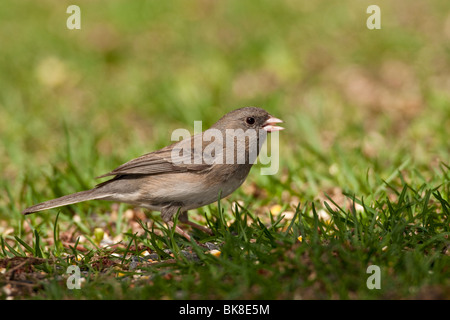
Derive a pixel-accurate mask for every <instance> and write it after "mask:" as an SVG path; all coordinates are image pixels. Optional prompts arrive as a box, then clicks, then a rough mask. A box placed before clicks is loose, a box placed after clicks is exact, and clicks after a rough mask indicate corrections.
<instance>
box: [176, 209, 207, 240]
mask: <svg viewBox="0 0 450 320" xmlns="http://www.w3.org/2000/svg"><path fill="white" fill-rule="evenodd" d="M178 220H180V222H181V223H184V224H187V225H189V226H191V227H193V228H196V229H198V230H200V231H202V232H204V233H207V234H209V235H211V236H213V235H214V233H213V232H212V230H211V229H210V228H207V227H205V226H202V225H199V224H198V223H195V222H193V221H190V220H189V217H188V214H187V211H183V212H181V213H180V215H179V216H178Z"/></svg>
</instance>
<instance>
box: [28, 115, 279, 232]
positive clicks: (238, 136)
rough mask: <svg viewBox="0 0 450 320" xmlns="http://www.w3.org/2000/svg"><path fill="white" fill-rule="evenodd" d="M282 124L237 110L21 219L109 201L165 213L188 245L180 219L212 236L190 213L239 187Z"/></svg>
mask: <svg viewBox="0 0 450 320" xmlns="http://www.w3.org/2000/svg"><path fill="white" fill-rule="evenodd" d="M282 122H283V121H282V120H280V119H278V118H276V117H274V116H272V115H271V114H269V113H268V112H267V111H266V110H264V109H262V108H259V107H243V108H239V109H235V110H232V111H230V112H228V113H226V114H225V115H224V116H222V117H221V118H220V119H219V120H218V121H217V122H216V123H214V124H213V125H212V126H211V127H210V128H209V129H207V130H205V131H203V132H201V133H198V134H195V135H192V136H189V137H186V138H185V139H183V140H181V141H177V142H174V143H172V144H171V145H169V146H167V147H164V148H162V149H160V150H157V151H153V152H150V153H147V154H144V155H142V156H140V157H138V158H135V159H133V160H131V161H128V162H126V163H124V164H122V165H121V166H119V167H117V168H116V169H114V170H112V171H110V172H108V173H106V174H104V175H101V176H99V177H97V178H104V177H109V178H110V179H109V180H107V181H104V182H102V183H99V184H97V185H96V186H95V187H94V188H92V189H90V190H85V191H80V192H76V193H73V194H69V195H65V196H62V197H59V198H56V199H52V200H48V201H45V202H42V203H39V204H36V205H33V206H31V207H28V208H26V209H24V210H23V211H22V214H24V215H28V214H31V213H34V212H38V211H42V210H47V209H52V208H57V207H61V206H66V205H71V204H75V203H79V202H83V201H88V200H107V201H114V202H122V203H127V204H131V205H134V206H138V207H143V208H147V209H150V210H155V211H160V212H161V218H162V220H163V221H164V222H165V223H166V224H167V225H168V226H169V227H170V228H173V227H175V231H176V232H177V233H179V234H180V235H182V236H184V237H185V238H186V239H188V240H190V239H191V237H190V236H189V234H188V233H187V232H185V231H184V230H183V229H182V228H181V227H180V226H178V225H177V224H174V221H173V220H174V217H175V216H176V215H177V214H178V219H179V221H180V222H182V223H183V224H187V225H190V226H192V227H194V228H197V229H199V230H202V231H203V232H206V233H208V234H211V235H212V231H211V230H210V229H209V228H207V227H204V226H201V225H199V224H197V223H195V222H193V221H190V220H189V218H188V214H187V212H188V210H192V209H197V208H200V207H203V206H205V205H208V204H211V203H214V202H216V201H218V200H219V199H220V198H225V197H227V196H228V195H230V194H231V193H232V192H234V191H235V190H236V189H237V188H239V187H240V186H241V185H242V183H243V182H244V181H245V179H246V178H247V176H248V174H249V172H250V169H251V167H252V165H253V164H254V161H255V159H256V156H258V153H259V150H260V147H261V145H262V143H263V142H264V140H265V139H266V136H267V133H270V132H273V131H279V130H283V129H284V128H283V127H280V126H278V124H279V123H282ZM242 138H243V139H242ZM111 177H112V178H111Z"/></svg>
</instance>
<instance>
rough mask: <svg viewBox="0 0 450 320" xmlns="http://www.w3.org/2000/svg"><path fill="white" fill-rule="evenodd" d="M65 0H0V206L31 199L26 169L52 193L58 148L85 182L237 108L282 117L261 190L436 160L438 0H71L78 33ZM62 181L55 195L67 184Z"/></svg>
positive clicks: (427, 167)
mask: <svg viewBox="0 0 450 320" xmlns="http://www.w3.org/2000/svg"><path fill="white" fill-rule="evenodd" d="M69 4H73V3H69V2H65V1H40V2H39V3H36V2H33V1H20V2H13V1H2V3H1V4H0V41H1V44H0V48H1V49H0V139H1V144H0V183H1V185H2V186H3V187H2V190H1V191H0V192H2V194H1V198H0V214H1V215H2V216H4V217H8V216H11V214H12V212H11V210H13V211H14V212H16V214H17V212H18V211H20V210H19V209H21V208H23V207H24V206H25V205H30V204H31V203H30V199H28V200H26V199H25V198H24V194H25V191H24V190H25V189H26V188H27V187H29V185H30V181H33V185H34V189H35V191H36V194H38V195H39V196H38V199H37V200H45V199H47V198H49V197H52V196H54V194H52V193H51V191H50V190H49V188H48V183H49V182H48V181H47V180H46V179H43V177H44V176H47V177H49V176H52V180H56V178H57V177H56V176H55V172H56V171H55V170H56V169H55V168H57V169H58V170H61V171H62V172H66V171H67V170H69V171H70V170H71V169H70V168H67V166H68V161H67V160H68V157H70V159H71V162H72V163H73V164H74V165H73V166H75V167H77V168H78V173H77V174H78V175H79V176H80V177H79V179H78V180H77V181H78V182H79V181H88V182H86V183H87V185H82V186H81V187H92V186H93V185H94V184H95V182H94V181H93V180H91V179H92V177H95V176H97V175H100V174H102V173H104V172H107V171H109V170H111V169H112V168H114V167H115V166H117V165H119V164H121V163H123V162H124V161H127V160H129V159H131V158H133V157H136V156H139V155H141V154H143V153H146V152H149V151H152V150H154V149H156V148H159V147H162V146H164V145H166V144H168V143H169V140H170V133H171V132H172V130H173V129H175V128H180V127H183V128H188V129H190V130H192V128H193V121H194V120H203V121H205V123H206V125H204V126H205V127H206V126H207V125H210V124H212V123H213V122H214V121H216V120H217V119H218V118H219V117H220V116H222V115H223V114H224V113H226V112H228V111H230V110H232V109H235V108H238V107H243V106H249V105H253V106H260V107H263V108H265V109H267V110H268V111H269V112H271V113H272V114H274V115H275V116H278V117H280V118H282V119H284V120H285V122H286V123H285V127H286V130H285V131H284V132H282V134H281V142H280V143H281V147H280V150H281V156H282V159H281V172H282V174H284V175H283V183H284V185H282V186H280V187H279V188H278V190H275V192H274V193H273V194H272V196H274V197H281V193H282V192H283V191H286V192H287V193H288V194H287V197H288V196H290V195H295V196H296V197H300V198H301V199H304V198H306V199H313V198H315V197H317V196H318V195H319V194H320V193H321V192H323V191H326V190H330V188H333V187H336V186H339V188H341V189H343V190H351V191H353V192H356V193H363V194H364V193H369V192H370V190H369V189H370V188H371V185H370V183H368V182H370V181H371V180H370V179H369V178H370V177H374V178H373V179H375V180H373V182H374V184H375V185H377V181H379V180H377V179H378V178H379V179H386V178H387V177H389V175H390V174H392V172H393V171H395V169H396V168H398V167H399V166H401V165H402V163H403V164H405V160H406V161H407V162H406V165H409V166H410V167H413V168H415V169H417V170H418V171H419V172H420V174H421V176H423V177H424V179H425V180H426V179H428V181H429V180H430V179H432V177H433V175H434V171H435V170H436V168H437V167H438V165H439V162H440V161H443V162H444V163H448V162H449V139H448V131H449V128H450V108H449V102H450V77H449V70H450V46H449V40H450V14H449V12H450V10H449V9H450V3H449V2H448V1H436V0H435V1H415V2H414V3H411V2H409V1H395V3H392V2H390V1H378V2H377V4H378V5H379V6H380V8H381V26H382V28H381V29H380V30H369V29H368V28H367V27H366V20H367V19H368V17H369V14H367V13H366V9H367V7H368V6H369V5H370V4H373V3H372V2H369V1H345V2H339V3H331V2H330V1H314V2H311V1H293V0H285V1H276V2H275V1H258V2H255V1H241V0H239V1H211V0H204V1H169V2H161V1H132V2H130V1H94V2H93V1H79V2H77V3H76V4H77V5H79V6H80V8H81V30H69V29H68V28H67V27H66V21H67V19H68V18H69V16H70V14H68V13H66V9H67V7H68V6H69ZM403 168H404V167H403ZM250 179H251V180H252V179H253V180H257V182H258V185H259V186H261V187H262V188H265V187H267V186H268V185H269V184H270V183H271V181H272V180H271V179H269V178H267V177H254V176H251V177H250ZM65 180H66V179H65V178H64V176H62V177H61V181H57V182H56V184H57V185H60V186H61V188H62V191H61V194H63V193H68V192H74V191H78V190H79V189H80V186H78V185H74V184H73V183H74V182H73V181H72V182H71V181H69V182H66V181H65ZM5 190H6V191H5ZM286 192H285V196H286ZM24 201H25V202H27V203H24ZM31 202H32V201H31Z"/></svg>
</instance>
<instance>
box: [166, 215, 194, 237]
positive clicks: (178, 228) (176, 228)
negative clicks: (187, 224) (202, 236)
mask: <svg viewBox="0 0 450 320" xmlns="http://www.w3.org/2000/svg"><path fill="white" fill-rule="evenodd" d="M166 223H167V225H168V226H169V228H171V229H172V228H173V226H174V222H173V221H172V220H170V221H167V222H166ZM175 232H176V233H178V234H179V235H182V236H183V237H185V238H186V239H187V240H188V241H189V242H190V241H191V236H190V235H189V234H188V233H187V232H186V231H184V230H183V229H181V228H180V227H179V226H175Z"/></svg>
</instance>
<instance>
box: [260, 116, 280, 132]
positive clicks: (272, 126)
mask: <svg viewBox="0 0 450 320" xmlns="http://www.w3.org/2000/svg"><path fill="white" fill-rule="evenodd" d="M282 122H283V120H280V119H278V118H275V117H273V116H270V117H269V119H267V120H266V122H264V124H263V129H264V130H266V131H267V132H272V131H280V130H284V128H283V127H279V126H277V125H276V124H277V123H282Z"/></svg>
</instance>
